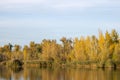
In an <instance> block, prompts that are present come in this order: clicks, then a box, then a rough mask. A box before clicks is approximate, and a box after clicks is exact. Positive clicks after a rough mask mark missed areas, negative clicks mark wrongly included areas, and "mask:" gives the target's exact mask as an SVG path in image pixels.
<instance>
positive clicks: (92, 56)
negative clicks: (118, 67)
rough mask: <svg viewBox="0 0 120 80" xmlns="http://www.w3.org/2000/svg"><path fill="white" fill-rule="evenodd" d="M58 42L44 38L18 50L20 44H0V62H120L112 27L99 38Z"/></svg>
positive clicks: (119, 53)
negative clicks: (14, 60)
mask: <svg viewBox="0 0 120 80" xmlns="http://www.w3.org/2000/svg"><path fill="white" fill-rule="evenodd" d="M60 41H61V42H62V43H61V44H59V43H57V41H56V40H49V39H44V40H42V42H41V43H35V42H34V41H31V42H30V44H29V45H25V46H24V47H23V49H21V46H20V45H17V44H16V45H14V46H13V45H11V44H8V45H4V46H1V47H0V62H2V61H9V60H13V59H19V60H21V61H27V60H31V61H32V60H43V61H54V62H57V63H75V62H76V63H99V64H102V65H104V64H105V63H107V62H108V61H111V62H112V63H115V64H119V63H120V38H119V34H118V33H117V31H116V30H115V29H113V30H112V31H111V32H108V31H106V32H105V34H103V33H102V31H99V35H98V37H96V36H94V35H93V36H87V37H83V36H81V37H80V38H74V39H68V38H66V37H62V38H61V39H60Z"/></svg>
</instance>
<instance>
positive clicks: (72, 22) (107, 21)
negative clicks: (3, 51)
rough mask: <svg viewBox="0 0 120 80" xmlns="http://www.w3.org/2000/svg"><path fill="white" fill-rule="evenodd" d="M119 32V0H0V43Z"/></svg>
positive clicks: (20, 42)
mask: <svg viewBox="0 0 120 80" xmlns="http://www.w3.org/2000/svg"><path fill="white" fill-rule="evenodd" d="M98 29H101V30H102V31H103V32H105V31H106V30H108V31H111V30H112V29H116V30H117V31H118V33H120V0H1V1H0V46H2V45H4V44H8V43H9V42H10V43H12V44H15V43H16V44H20V45H25V44H29V42H30V41H35V42H37V43H40V42H41V40H43V39H57V40H59V39H60V38H61V37H63V36H65V37H67V38H71V37H72V38H74V37H80V36H87V35H96V36H97V35H98Z"/></svg>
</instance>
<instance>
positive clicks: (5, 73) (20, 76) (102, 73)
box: [0, 67, 120, 80]
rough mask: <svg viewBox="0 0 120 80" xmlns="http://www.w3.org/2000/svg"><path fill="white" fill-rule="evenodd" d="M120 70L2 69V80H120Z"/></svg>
mask: <svg viewBox="0 0 120 80" xmlns="http://www.w3.org/2000/svg"><path fill="white" fill-rule="evenodd" d="M119 74H120V70H111V69H105V70H102V69H71V68H64V69H60V68H56V69H40V68H29V67H24V69H22V70H19V69H18V71H16V70H13V69H8V68H4V67H0V80H119V79H120V76H119Z"/></svg>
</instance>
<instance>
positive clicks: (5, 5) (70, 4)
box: [0, 0, 120, 10]
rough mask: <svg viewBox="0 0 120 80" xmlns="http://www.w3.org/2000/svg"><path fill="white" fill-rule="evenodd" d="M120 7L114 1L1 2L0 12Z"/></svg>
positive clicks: (35, 0) (119, 4) (46, 0)
mask: <svg viewBox="0 0 120 80" xmlns="http://www.w3.org/2000/svg"><path fill="white" fill-rule="evenodd" d="M103 6H107V7H109V6H112V7H114V6H120V1H118V0H116V1H113V0H99V1H98V0H2V1H0V10H5V9H6V10H9V9H25V8H26V9H30V8H33V9H35V8H37V9H55V10H67V9H69V10H71V9H85V8H91V7H103Z"/></svg>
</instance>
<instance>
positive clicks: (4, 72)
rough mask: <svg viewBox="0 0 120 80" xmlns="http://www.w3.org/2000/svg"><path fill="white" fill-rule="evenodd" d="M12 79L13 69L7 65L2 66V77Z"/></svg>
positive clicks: (6, 79) (0, 76)
mask: <svg viewBox="0 0 120 80" xmlns="http://www.w3.org/2000/svg"><path fill="white" fill-rule="evenodd" d="M1 78H2V79H3V80H11V70H10V69H7V68H5V67H0V79H1Z"/></svg>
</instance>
